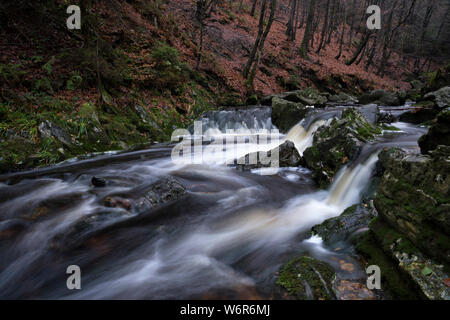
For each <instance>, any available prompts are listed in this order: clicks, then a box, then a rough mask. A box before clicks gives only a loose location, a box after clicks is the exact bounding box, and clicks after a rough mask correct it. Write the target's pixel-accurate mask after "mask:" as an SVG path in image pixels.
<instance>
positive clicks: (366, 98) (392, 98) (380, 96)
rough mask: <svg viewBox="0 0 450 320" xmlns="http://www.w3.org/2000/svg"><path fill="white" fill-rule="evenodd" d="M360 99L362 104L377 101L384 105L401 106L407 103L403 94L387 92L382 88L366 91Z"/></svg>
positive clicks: (376, 102)
mask: <svg viewBox="0 0 450 320" xmlns="http://www.w3.org/2000/svg"><path fill="white" fill-rule="evenodd" d="M358 100H359V103H361V104H369V103H375V104H378V105H383V106H400V105H402V104H404V103H405V98H404V97H403V96H402V95H401V94H399V93H392V92H387V91H384V90H381V89H378V90H374V91H371V92H369V93H366V94H364V95H362V96H361V97H360V98H359V99H358Z"/></svg>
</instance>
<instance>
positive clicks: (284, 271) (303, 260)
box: [276, 256, 336, 300]
mask: <svg viewBox="0 0 450 320" xmlns="http://www.w3.org/2000/svg"><path fill="white" fill-rule="evenodd" d="M334 279H335V272H334V270H333V268H332V267H331V266H330V265H328V264H327V263H325V262H322V261H319V260H316V259H313V258H310V257H307V256H303V257H298V258H295V259H293V260H292V261H290V262H288V263H287V264H285V265H284V266H283V267H282V268H281V270H280V273H279V277H278V279H277V281H276V283H277V284H278V285H280V286H281V288H282V289H283V290H285V291H286V295H287V296H288V297H289V298H293V299H298V300H332V299H335V298H336V296H335V294H334V292H333V288H332V283H333V281H334Z"/></svg>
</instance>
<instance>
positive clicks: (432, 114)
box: [398, 101, 439, 124]
mask: <svg viewBox="0 0 450 320" xmlns="http://www.w3.org/2000/svg"><path fill="white" fill-rule="evenodd" d="M438 113H439V111H438V109H437V108H435V105H434V103H433V102H431V101H422V102H419V103H417V104H415V105H414V110H412V111H408V112H404V113H402V114H401V115H400V116H399V117H398V120H399V121H402V122H408V123H413V124H421V123H425V122H428V121H432V120H433V119H434V118H436V116H437V114H438Z"/></svg>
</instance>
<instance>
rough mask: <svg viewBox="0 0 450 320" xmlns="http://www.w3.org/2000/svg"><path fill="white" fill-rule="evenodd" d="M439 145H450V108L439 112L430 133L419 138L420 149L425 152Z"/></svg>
mask: <svg viewBox="0 0 450 320" xmlns="http://www.w3.org/2000/svg"><path fill="white" fill-rule="evenodd" d="M439 145H445V146H450V108H447V109H445V110H444V111H442V112H441V113H439V115H438V117H437V119H436V122H435V123H434V124H433V125H432V126H431V128H430V130H429V131H428V133H427V134H426V135H424V136H422V137H421V138H420V139H419V146H420V150H421V151H422V153H424V154H426V153H428V152H430V151H432V150H434V149H436V147H437V146H439Z"/></svg>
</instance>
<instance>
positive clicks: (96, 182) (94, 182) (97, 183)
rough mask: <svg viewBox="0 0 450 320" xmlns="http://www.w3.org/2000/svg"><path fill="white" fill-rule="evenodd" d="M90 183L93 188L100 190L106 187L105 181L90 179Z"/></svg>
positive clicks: (95, 178)
mask: <svg viewBox="0 0 450 320" xmlns="http://www.w3.org/2000/svg"><path fill="white" fill-rule="evenodd" d="M91 183H92V185H93V186H94V187H99V188H102V187H105V186H106V180H105V179H103V178H97V177H92V179H91Z"/></svg>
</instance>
